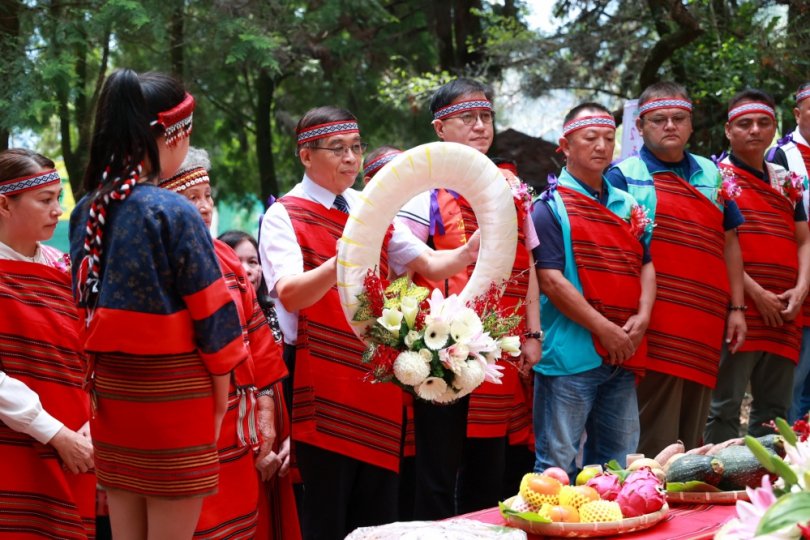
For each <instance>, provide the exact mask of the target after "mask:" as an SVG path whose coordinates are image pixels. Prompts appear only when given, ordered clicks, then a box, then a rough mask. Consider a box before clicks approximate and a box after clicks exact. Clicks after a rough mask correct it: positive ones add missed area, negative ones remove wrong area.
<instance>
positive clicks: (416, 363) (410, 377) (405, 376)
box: [394, 351, 430, 386]
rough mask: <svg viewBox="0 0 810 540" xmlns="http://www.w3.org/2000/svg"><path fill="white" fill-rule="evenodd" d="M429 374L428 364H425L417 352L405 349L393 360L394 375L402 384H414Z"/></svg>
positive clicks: (420, 381) (419, 382)
mask: <svg viewBox="0 0 810 540" xmlns="http://www.w3.org/2000/svg"><path fill="white" fill-rule="evenodd" d="M428 375H430V364H427V363H426V362H425V360H424V359H423V358H422V356H421V355H419V353H415V352H411V351H405V352H403V353H400V355H399V356H397V359H396V360H394V376H396V378H397V379H398V380H399V382H401V383H402V384H406V385H408V386H416V385H417V384H421V383H422V382H423V381H424V380H425V379H426V378H427V376H428Z"/></svg>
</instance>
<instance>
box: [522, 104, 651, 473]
mask: <svg viewBox="0 0 810 540" xmlns="http://www.w3.org/2000/svg"><path fill="white" fill-rule="evenodd" d="M615 132H616V123H615V121H614V119H613V116H612V115H611V114H610V112H609V111H608V110H607V109H606V108H605V107H603V106H602V105H599V104H597V103H583V104H581V105H578V106H576V107H574V108H573V109H572V110H571V111H570V112H569V113H568V114H567V115H566V117H565V123H564V127H563V137H562V138H560V149H561V150H562V152H563V153H564V154H565V156H566V159H567V165H566V167H564V168H563V170H562V173H561V175H560V178H559V180H556V179H554V178H551V181H550V182H549V188H548V189H547V190H546V191H545V192H544V193H543V195H542V196H541V198H540V201H538V202H537V204H535V207H534V210H533V212H532V217H533V219H534V225H535V229H536V230H537V231H538V236H539V238H540V244H541V246H542V247H541V248H537V249H535V258H536V260H537V262H536V267H537V278H538V281H539V282H540V291H541V294H542V296H541V299H540V305H541V319H542V324H543V330H544V332H545V336H546V338H545V340H544V341H543V358H542V360H541V361H540V363H539V364H538V365H537V366H536V367H535V370H536V374H535V390H534V391H535V398H534V423H535V447H536V454H537V462H536V464H535V471H537V472H542V471H544V470H545V469H547V468H549V467H561V468H562V469H564V470H566V471H567V472H568V474H569V475H570V476H572V477H573V475H575V474H576V465H575V458H576V455H577V451H578V449H579V443H580V440H581V438H582V434H583V432H585V431H586V430H587V434H588V438H587V440H586V441H585V454H584V459H585V462H586V463H607V462H608V461H610V460H611V459H615V460H617V461H620V462H623V461H624V458H625V456H626V455H627V454H631V453H634V452H635V451H636V446H637V445H638V437H639V421H638V406H637V402H636V391H635V383H636V379H637V378H638V377H643V376H644V366H645V361H646V355H647V344H646V338H645V335H644V334H645V331H646V329H647V324H648V323H649V320H650V313H651V311H652V307H653V302H654V300H655V287H656V285H655V269H654V268H653V264H652V260H651V257H650V252H649V238H650V235H649V231H650V230H651V229H652V225H651V223H650V220H649V219H648V218H647V217H646V211H645V210H644V208H643V207H641V206H639V205H638V204H637V203H636V200H635V199H634V198H633V197H632V196H631V195H629V194H628V193H626V192H624V191H621V190H619V189H617V188H615V187H613V186H611V185H610V184H609V183H608V182H607V180H606V179H605V178H604V177H603V176H602V173H603V171H604V170H605V167H606V166H607V165H608V163H610V159H611V157H612V156H613V147H614V144H615Z"/></svg>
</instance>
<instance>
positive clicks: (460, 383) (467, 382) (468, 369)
mask: <svg viewBox="0 0 810 540" xmlns="http://www.w3.org/2000/svg"><path fill="white" fill-rule="evenodd" d="M485 377H486V370H485V369H484V366H483V365H482V364H481V361H480V360H468V361H467V362H464V365H463V367H462V369H461V370H460V372H456V377H455V380H454V381H453V386H455V387H456V388H459V387H460V388H461V390H466V391H467V392H472V391H473V390H475V389H476V388H478V387H479V386H481V383H483V382H484V378H485Z"/></svg>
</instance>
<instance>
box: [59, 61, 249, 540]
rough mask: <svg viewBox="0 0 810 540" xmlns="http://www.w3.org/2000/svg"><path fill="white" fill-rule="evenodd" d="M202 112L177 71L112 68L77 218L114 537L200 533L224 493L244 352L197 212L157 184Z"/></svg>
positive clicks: (78, 282) (75, 242)
mask: <svg viewBox="0 0 810 540" xmlns="http://www.w3.org/2000/svg"><path fill="white" fill-rule="evenodd" d="M193 110H194V98H193V97H191V95H189V94H187V93H186V91H185V89H184V88H183V86H182V85H181V84H180V83H179V82H178V81H176V80H175V79H173V78H172V77H170V76H168V75H164V74H161V73H145V74H142V75H138V74H136V73H135V72H134V71H132V70H130V69H121V70H118V71H116V72H114V73H113V74H111V75H110V76H109V77H108V79H107V81H106V82H105V84H104V87H103V89H102V91H101V95H100V98H99V103H98V108H97V110H96V118H95V126H94V131H93V137H92V142H91V148H90V161H89V164H88V167H87V170H86V173H85V176H84V188H85V190H86V191H87V192H88V195H87V196H86V197H84V198H83V199H82V200H81V201H80V202H79V204H78V205H77V206H76V208H75V209H74V211H73V213H72V215H71V222H70V240H71V242H70V244H71V256H72V257H73V260H74V263H75V265H74V270H73V273H74V290H75V296H76V299H77V302H78V305H79V308H80V309H79V311H80V316H81V318H82V320H81V324H82V328H81V330H82V337H83V338H84V349H85V351H86V352H87V355H88V361H89V364H90V367H89V369H88V377H87V385H88V387H89V388H90V391H91V401H92V420H91V430H92V434H93V447H94V452H95V464H96V471H97V476H98V482H99V484H100V485H101V486H102V487H103V488H104V489H105V490H106V491H107V494H108V501H109V507H110V521H111V525H112V530H113V536H114V537H115V539H116V540H128V539H137V540H141V539H147V538H148V539H149V540H158V539H164V538H165V539H167V540H168V539H172V540H174V539H183V538H191V536H192V534H193V532H194V528H195V526H196V524H197V521H198V519H199V515H200V508H201V507H202V499H203V497H206V496H208V495H211V494H213V493H215V492H216V490H217V480H218V473H219V460H218V458H217V444H216V442H217V438H218V435H219V428H220V425H221V422H222V418H223V417H224V415H225V412H226V409H227V397H228V381H229V377H230V373H231V371H232V370H233V369H234V367H235V366H237V365H238V364H239V363H241V362H242V361H244V360H245V358H246V357H247V352H246V350H245V345H244V339H243V338H242V329H241V325H240V323H239V316H238V313H237V311H236V306H235V305H234V302H233V300H232V298H231V295H230V293H229V291H228V287H227V285H226V283H225V281H224V279H223V277H222V272H221V271H220V267H219V263H218V261H217V257H216V255H215V253H214V247H213V244H212V241H211V237H210V235H209V234H208V231H207V230H206V228H205V225H204V223H203V221H202V219H200V215H199V212H198V211H197V209H196V208H195V207H194V206H193V205H192V204H191V203H189V201H188V200H186V198H185V197H182V196H181V195H178V194H176V193H172V192H170V191H167V190H163V189H160V188H158V187H157V186H156V185H155V184H156V182H157V181H158V180H159V179H160V178H168V177H171V176H172V175H173V174H174V173H175V172H176V171H177V169H178V167H179V166H180V164H181V163H182V162H183V159H184V158H185V156H186V152H187V151H188V136H189V134H190V132H191V128H192V112H193Z"/></svg>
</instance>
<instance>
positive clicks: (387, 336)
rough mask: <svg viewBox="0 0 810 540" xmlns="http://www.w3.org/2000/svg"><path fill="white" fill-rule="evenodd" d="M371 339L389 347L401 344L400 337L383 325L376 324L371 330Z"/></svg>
mask: <svg viewBox="0 0 810 540" xmlns="http://www.w3.org/2000/svg"><path fill="white" fill-rule="evenodd" d="M370 334H371V339H373V340H374V341H376V342H377V343H382V344H383V345H388V346H389V347H396V346H397V345H398V344H399V337H397V336H395V335H394V334H392V333H391V332H389V331H388V329H386V328H385V327H383V326H380V325H379V324H375V325H373V326H372V327H371V330H370Z"/></svg>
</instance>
